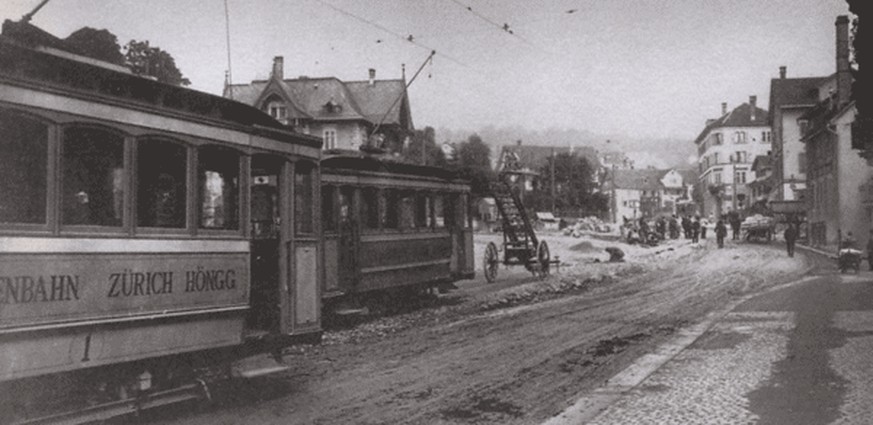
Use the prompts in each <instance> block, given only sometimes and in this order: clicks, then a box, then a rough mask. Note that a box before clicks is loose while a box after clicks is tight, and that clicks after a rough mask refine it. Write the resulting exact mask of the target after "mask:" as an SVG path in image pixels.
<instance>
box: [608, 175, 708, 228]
mask: <svg viewBox="0 0 873 425" xmlns="http://www.w3.org/2000/svg"><path fill="white" fill-rule="evenodd" d="M694 181H695V178H694V176H692V173H688V172H684V171H682V170H676V169H670V170H659V169H652V168H646V169H625V170H622V169H615V170H609V172H608V173H607V180H606V181H605V182H604V185H603V187H604V191H605V192H607V193H609V195H610V201H611V202H610V211H611V218H612V221H613V222H615V223H621V222H623V219H628V220H632V219H637V218H640V217H646V218H651V217H655V216H657V215H660V214H666V215H673V214H694V213H695V212H696V211H694V210H693V208H690V209H689V208H688V207H689V206H692V205H693V202H692V200H691V193H692V190H693V187H694Z"/></svg>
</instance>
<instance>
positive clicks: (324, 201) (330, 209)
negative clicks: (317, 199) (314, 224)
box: [321, 186, 336, 232]
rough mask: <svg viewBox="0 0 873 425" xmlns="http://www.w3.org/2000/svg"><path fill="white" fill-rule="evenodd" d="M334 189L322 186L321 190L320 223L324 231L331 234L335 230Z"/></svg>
mask: <svg viewBox="0 0 873 425" xmlns="http://www.w3.org/2000/svg"><path fill="white" fill-rule="evenodd" d="M335 196H336V187H334V186H324V187H322V188H321V221H322V222H323V223H324V230H325V231H328V232H332V231H335V230H336V198H335Z"/></svg>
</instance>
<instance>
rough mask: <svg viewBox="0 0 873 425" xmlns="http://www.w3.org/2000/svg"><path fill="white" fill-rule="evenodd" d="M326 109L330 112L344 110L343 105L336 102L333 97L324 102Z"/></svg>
mask: <svg viewBox="0 0 873 425" xmlns="http://www.w3.org/2000/svg"><path fill="white" fill-rule="evenodd" d="M324 110H325V111H326V112H327V113H329V114H333V113H339V112H342V111H343V106H342V105H340V104H338V103H336V102H334V101H333V99H331V100H330V101H328V102H327V103H325V104H324Z"/></svg>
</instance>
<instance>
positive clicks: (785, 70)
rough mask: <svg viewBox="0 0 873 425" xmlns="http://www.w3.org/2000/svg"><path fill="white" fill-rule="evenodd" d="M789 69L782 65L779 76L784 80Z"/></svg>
mask: <svg viewBox="0 0 873 425" xmlns="http://www.w3.org/2000/svg"><path fill="white" fill-rule="evenodd" d="M787 71H788V68H786V67H785V65H782V66H780V67H779V78H780V79H782V80H784V79H785V73H786V72H787Z"/></svg>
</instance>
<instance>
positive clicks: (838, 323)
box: [830, 311, 873, 425]
mask: <svg viewBox="0 0 873 425" xmlns="http://www.w3.org/2000/svg"><path fill="white" fill-rule="evenodd" d="M834 326H835V327H836V328H838V329H840V330H842V331H844V332H846V336H847V337H848V338H847V341H846V344H845V345H843V346H842V347H840V348H837V349H834V350H830V356H831V359H832V361H831V363H832V364H833V367H834V369H835V370H836V372H837V373H838V374H839V375H840V376H842V377H843V378H845V379H846V380H847V381H848V385H847V387H848V388H847V390H848V391H847V394H846V396H845V399H844V401H843V404H842V405H841V406H840V418H839V419H838V420H837V421H836V422H834V424H838V425H852V424H858V425H862V424H869V423H871V421H873V312H871V311H842V312H839V313H837V315H836V317H835V320H834Z"/></svg>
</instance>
